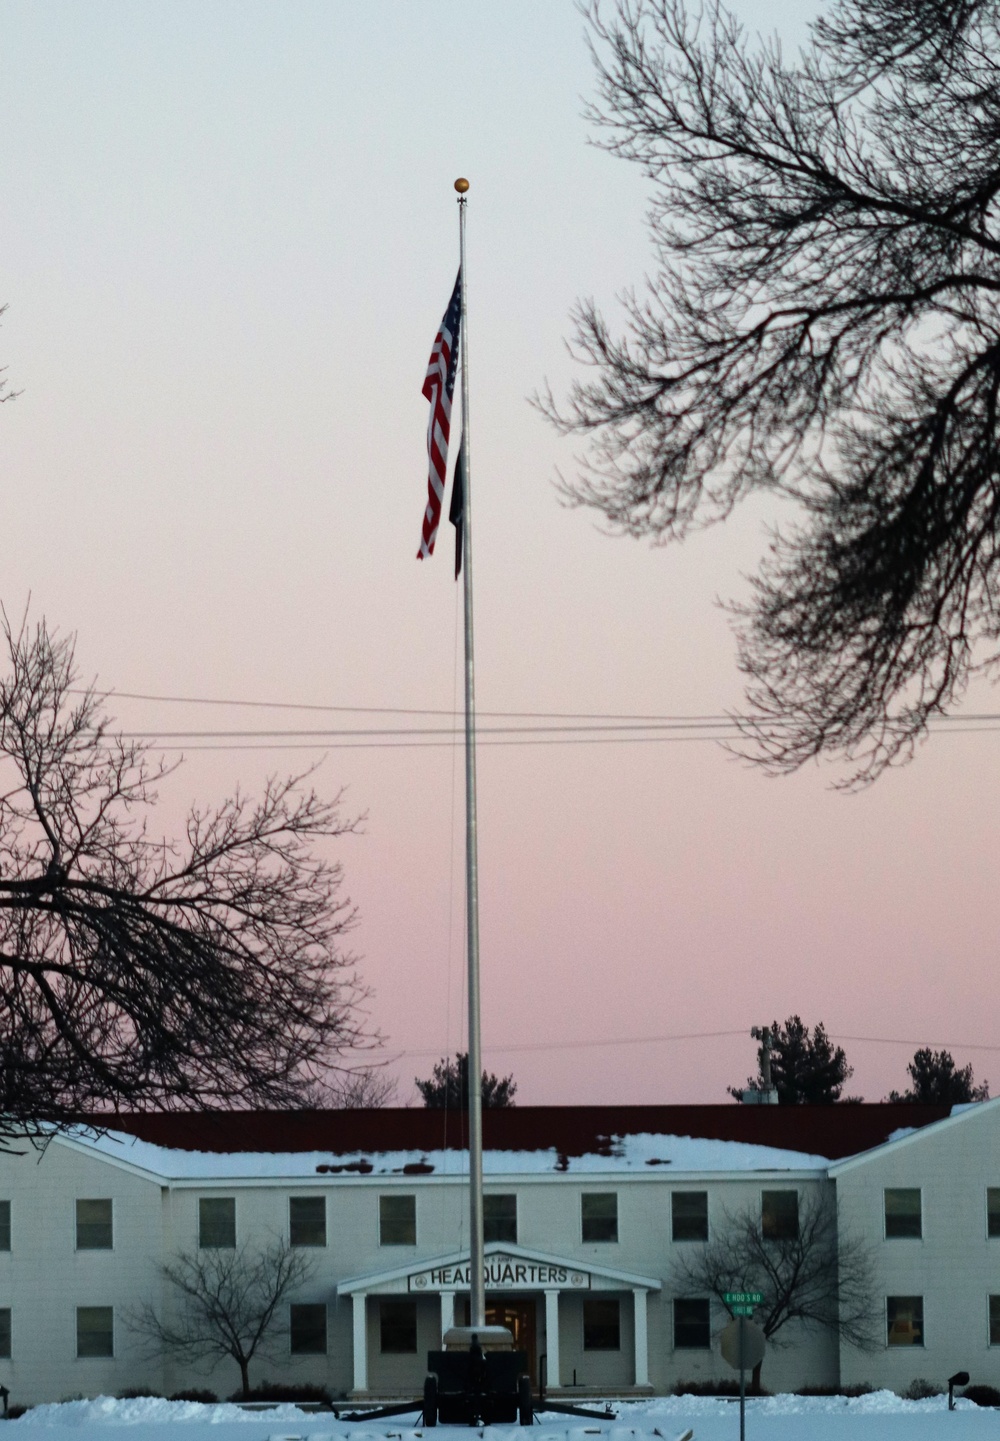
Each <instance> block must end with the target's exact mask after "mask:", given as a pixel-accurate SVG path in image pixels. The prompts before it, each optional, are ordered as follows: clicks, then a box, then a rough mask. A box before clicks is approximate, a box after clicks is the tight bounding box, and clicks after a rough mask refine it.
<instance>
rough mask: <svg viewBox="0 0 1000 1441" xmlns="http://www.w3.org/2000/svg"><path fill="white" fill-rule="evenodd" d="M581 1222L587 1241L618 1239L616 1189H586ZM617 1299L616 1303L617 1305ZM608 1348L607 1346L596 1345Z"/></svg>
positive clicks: (582, 1203) (598, 1348) (581, 1206)
mask: <svg viewBox="0 0 1000 1441" xmlns="http://www.w3.org/2000/svg"><path fill="white" fill-rule="evenodd" d="M580 1224H581V1230H582V1233H583V1239H584V1240H585V1241H617V1240H618V1196H617V1194H616V1193H615V1192H614V1191H589V1192H587V1191H585V1192H584V1194H583V1195H582V1196H581V1197H580ZM617 1304H618V1303H617V1301H616V1302H615V1305H617ZM595 1349H596V1350H607V1349H609V1348H607V1347H595Z"/></svg>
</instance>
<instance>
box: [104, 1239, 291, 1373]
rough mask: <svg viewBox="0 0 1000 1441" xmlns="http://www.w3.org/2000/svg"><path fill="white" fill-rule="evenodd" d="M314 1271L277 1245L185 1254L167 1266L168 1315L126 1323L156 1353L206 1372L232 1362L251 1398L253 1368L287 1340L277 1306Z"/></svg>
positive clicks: (143, 1312) (143, 1310)
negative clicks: (170, 1354) (256, 1360)
mask: <svg viewBox="0 0 1000 1441" xmlns="http://www.w3.org/2000/svg"><path fill="white" fill-rule="evenodd" d="M312 1270H313V1265H312V1262H311V1261H310V1259H309V1258H308V1257H307V1256H305V1255H304V1254H303V1252H302V1251H300V1250H294V1249H293V1248H292V1247H291V1246H290V1245H289V1244H288V1243H287V1242H286V1241H284V1240H280V1239H279V1240H276V1241H274V1242H273V1243H272V1244H271V1245H270V1246H268V1247H266V1248H265V1249H264V1250H262V1251H254V1250H251V1249H250V1248H249V1247H247V1246H240V1247H238V1248H231V1249H228V1250H226V1249H219V1250H201V1251H192V1252H181V1253H180V1254H179V1255H178V1256H177V1257H176V1258H175V1259H174V1260H173V1261H170V1262H168V1263H167V1264H166V1265H164V1266H163V1268H162V1274H163V1278H164V1280H165V1281H166V1282H167V1283H168V1286H169V1288H170V1299H169V1300H168V1302H167V1304H166V1307H165V1309H164V1311H163V1312H161V1313H158V1312H157V1310H156V1308H155V1307H154V1306H152V1305H149V1304H146V1305H143V1306H141V1307H139V1308H137V1309H136V1310H134V1311H131V1312H129V1313H127V1315H126V1321H127V1324H128V1325H129V1327H130V1328H131V1329H132V1330H133V1331H134V1332H135V1333H136V1334H137V1335H139V1336H141V1337H145V1339H146V1342H147V1345H148V1347H149V1349H150V1350H151V1351H152V1352H157V1353H158V1352H160V1351H162V1350H167V1351H171V1352H173V1353H174V1355H176V1356H179V1357H182V1358H184V1359H185V1360H188V1361H190V1362H192V1363H193V1364H194V1365H195V1366H196V1367H197V1366H202V1367H204V1368H205V1369H206V1370H208V1369H210V1368H211V1367H212V1366H214V1365H216V1363H217V1362H218V1361H220V1360H224V1359H226V1358H227V1357H228V1358H231V1359H232V1360H233V1361H235V1362H236V1364H237V1366H239V1368H240V1386H241V1388H242V1392H243V1395H244V1397H246V1396H247V1395H249V1393H250V1362H251V1361H252V1360H253V1359H254V1357H255V1356H256V1355H258V1354H259V1353H264V1352H267V1351H268V1350H270V1349H271V1348H272V1347H273V1345H274V1343H275V1342H276V1341H278V1340H279V1339H281V1338H283V1337H284V1336H287V1334H288V1328H287V1326H285V1324H284V1318H283V1316H282V1314H281V1311H279V1308H280V1307H281V1306H282V1302H283V1301H285V1300H286V1298H287V1297H288V1296H289V1295H290V1294H291V1293H292V1292H294V1291H295V1289H296V1288H297V1287H298V1286H301V1285H302V1283H303V1282H304V1281H307V1280H308V1279H309V1276H310V1275H311V1273H312Z"/></svg>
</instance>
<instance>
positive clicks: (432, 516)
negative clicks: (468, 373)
mask: <svg viewBox="0 0 1000 1441" xmlns="http://www.w3.org/2000/svg"><path fill="white" fill-rule="evenodd" d="M461 315H462V272H461V269H460V270H459V272H458V278H457V279H456V281H455V289H454V290H453V291H452V295H451V300H450V301H449V302H448V309H447V310H446V311H445V313H444V319H443V320H442V321H441V327H440V329H439V330H438V333H437V335H436V336H435V338H434V348H433V350H432V351H431V358H430V360H429V361H428V363H427V374H426V376H425V377H424V391H423V393H424V395H425V397H426V398H427V400H429V401H430V406H431V411H430V415H429V416H428V417H427V509H426V510H425V511H424V525H423V530H422V531H421V535H420V549H419V550H418V551H417V559H418V560H423V558H424V556H425V555H433V554H434V542H435V540H436V539H437V532H438V522H439V521H440V519H441V506H442V503H443V501H444V485H445V474H446V472H447V469H448V436H449V434H450V432H451V398H452V396H453V395H454V393H455V372H456V370H457V369H458V333H459V322H460V319H461Z"/></svg>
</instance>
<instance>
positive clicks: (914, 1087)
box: [888, 1046, 990, 1106]
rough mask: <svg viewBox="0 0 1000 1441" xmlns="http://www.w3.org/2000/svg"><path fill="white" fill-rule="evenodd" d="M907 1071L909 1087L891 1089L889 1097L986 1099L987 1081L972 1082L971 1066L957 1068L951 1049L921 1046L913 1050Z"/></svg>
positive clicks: (933, 1102) (931, 1101)
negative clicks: (905, 1088)
mask: <svg viewBox="0 0 1000 1441" xmlns="http://www.w3.org/2000/svg"><path fill="white" fill-rule="evenodd" d="M906 1069H907V1070H908V1071H909V1073H910V1083H911V1084H910V1089H909V1090H908V1091H903V1092H902V1094H901V1093H900V1092H899V1091H890V1092H889V1097H888V1099H889V1100H890V1101H920V1102H922V1103H923V1104H924V1105H930V1106H955V1105H961V1103H962V1102H963V1101H988V1100H989V1098H990V1085H989V1082H988V1081H984V1082H983V1083H982V1085H981V1086H977V1085H976V1084H975V1082H974V1077H973V1074H972V1066H971V1065H968V1066H963V1067H962V1069H961V1070H958V1069H957V1068H956V1066H955V1060H954V1057H953V1056H952V1054H951V1052H950V1051H932V1050H931V1049H930V1047H929V1046H925V1047H923V1048H922V1049H921V1050H919V1051H917V1052H916V1053H915V1054H914V1057H913V1060H912V1061H911V1062H910V1064H909V1065H908V1066H907V1068H906Z"/></svg>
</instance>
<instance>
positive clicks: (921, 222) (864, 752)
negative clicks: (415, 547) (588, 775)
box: [541, 0, 1000, 784]
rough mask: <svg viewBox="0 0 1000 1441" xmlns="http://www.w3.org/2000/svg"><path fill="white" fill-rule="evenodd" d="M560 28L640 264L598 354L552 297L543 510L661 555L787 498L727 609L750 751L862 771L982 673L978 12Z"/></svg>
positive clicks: (993, 272)
mask: <svg viewBox="0 0 1000 1441" xmlns="http://www.w3.org/2000/svg"><path fill="white" fill-rule="evenodd" d="M585 13H586V14H587V16H588V19H589V24H590V33H591V36H592V46H593V52H594V60H595V65H596V70H597V89H598V98H597V100H596V102H595V103H594V105H593V106H592V107H591V108H590V111H589V118H590V120H591V122H592V124H593V126H594V128H595V132H596V143H597V144H598V145H600V146H601V147H603V148H605V149H607V150H609V151H610V152H611V153H612V154H615V155H618V156H621V157H622V158H624V159H626V160H629V161H631V162H632V163H634V164H636V165H638V166H639V167H640V169H641V170H642V172H643V173H644V175H645V176H646V177H647V179H648V180H649V182H650V186H651V191H652V204H651V208H650V211H649V226H650V232H651V237H652V242H653V249H654V255H655V264H656V268H655V272H654V274H653V276H652V278H651V280H650V281H649V284H648V288H647V290H646V293H645V294H644V295H641V296H636V295H635V294H628V295H625V296H624V297H623V301H624V305H625V310H626V317H625V329H624V334H623V335H622V337H621V338H617V337H616V336H615V335H614V334H613V333H612V330H611V328H610V326H609V325H608V323H607V321H606V320H605V319H604V317H603V316H602V315H601V313H600V312H599V311H598V310H597V308H596V306H595V305H594V304H593V303H592V302H584V303H582V304H581V305H580V306H579V308H578V311H577V314H576V317H575V319H576V336H575V342H574V346H575V350H576V353H577V355H578V357H579V358H580V360H581V361H582V362H583V363H584V364H586V365H588V366H589V367H590V368H591V370H592V372H593V376H592V378H591V379H589V380H587V381H580V382H578V383H576V384H575V385H574V386H573V388H572V390H571V393H570V395H569V397H568V400H567V402H566V403H565V404H564V405H557V404H556V403H555V402H554V401H553V399H552V397H551V396H550V395H546V396H544V397H543V398H542V400H541V405H542V407H543V409H545V410H546V411H547V412H548V414H549V415H550V418H551V419H552V420H553V421H554V422H555V424H556V425H557V426H558V427H560V428H561V429H562V430H563V431H564V432H568V433H576V434H580V435H583V436H585V437H586V438H587V439H588V442H589V452H588V456H587V458H586V460H585V461H584V462H583V467H582V472H581V474H580V476H579V478H578V479H576V480H575V481H573V482H570V483H568V484H566V485H565V486H564V493H565V494H566V496H567V497H568V498H569V499H570V500H571V501H573V502H574V503H577V504H583V505H589V506H592V507H595V508H596V509H597V510H599V511H600V512H601V513H602V514H603V515H604V516H605V517H606V518H607V519H608V520H609V521H610V522H611V524H612V527H613V528H615V529H617V530H619V531H621V532H624V533H626V534H630V535H637V536H638V535H650V536H652V537H654V538H655V539H657V540H670V539H681V538H683V537H684V536H685V535H686V534H687V533H688V532H689V531H691V530H692V529H694V528H697V527H699V526H703V525H706V524H710V523H712V522H714V521H718V520H721V519H724V518H725V517H727V516H728V515H729V514H730V513H731V512H732V510H733V508H734V507H735V506H736V505H737V504H738V503H739V502H740V501H741V500H742V499H744V498H745V497H746V496H747V495H749V494H750V493H752V492H754V491H759V490H766V491H771V492H773V493H774V494H776V495H778V496H780V497H783V498H784V499H786V500H789V501H791V502H792V505H793V507H794V510H795V514H796V517H797V518H796V519H794V520H793V521H792V522H791V523H786V524H785V525H783V527H782V529H781V530H780V531H778V532H776V533H775V535H774V537H773V540H772V548H771V552H770V555H769V557H768V558H767V560H766V561H765V564H764V566H763V568H762V571H761V573H760V575H759V576H758V578H757V582H756V586H755V589H754V593H753V597H752V600H751V602H750V603H749V604H748V605H747V606H745V607H743V608H741V609H738V610H737V611H736V616H737V624H738V627H739V636H740V664H741V666H742V669H743V671H744V672H745V674H746V676H747V691H748V703H749V711H750V714H749V716H748V718H747V719H746V720H745V722H744V732H745V736H746V740H747V743H748V744H747V749H746V753H747V754H749V755H750V756H751V757H752V758H753V759H755V760H757V761H758V762H760V763H762V764H763V765H764V766H765V767H766V768H768V769H770V770H772V771H775V772H782V771H788V770H791V769H794V768H796V767H798V766H801V765H802V764H804V763H805V762H806V761H808V760H810V759H813V758H816V757H819V756H821V755H832V756H836V757H839V758H840V759H841V760H842V761H846V764H847V767H848V769H847V773H846V780H845V783H846V784H859V783H864V782H865V781H868V780H871V779H873V778H874V777H875V776H877V775H878V774H879V773H880V772H881V771H882V770H883V769H884V767H885V766H886V765H888V764H890V763H891V762H892V761H893V760H895V759H897V758H905V757H906V756H908V755H909V754H910V753H911V750H912V746H913V744H914V742H915V740H916V739H918V738H919V737H920V735H921V734H922V733H923V732H924V730H925V729H926V726H927V723H928V720H929V719H930V718H931V717H933V716H934V715H936V714H938V713H940V712H941V711H943V710H945V709H947V708H948V707H949V706H951V705H952V704H953V703H954V702H955V701H956V700H957V698H958V697H959V696H960V695H961V694H962V691H963V689H964V687H965V685H966V684H967V682H968V679H969V677H970V675H971V674H972V673H973V672H974V671H975V670H977V669H980V668H982V669H986V670H995V669H996V664H997V661H998V660H1000V648H998V640H1000V609H998V605H997V593H998V575H1000V501H998V496H1000V489H998V485H1000V482H998V476H1000V436H998V432H997V391H998V387H1000V306H998V294H1000V228H998V224H997V197H998V194H1000V0H948V3H938V0H839V3H835V4H833V5H832V7H831V9H830V12H829V14H828V15H827V16H825V17H823V18H821V19H820V20H819V21H818V22H817V23H816V24H815V25H814V26H813V28H812V35H811V39H810V42H809V44H808V45H807V46H806V48H805V49H804V50H803V52H802V53H801V54H800V55H798V56H797V57H796V58H795V59H793V60H789V59H787V58H786V57H785V55H784V54H783V52H782V50H781V48H780V46H779V44H778V43H777V41H776V40H775V41H771V42H756V43H754V42H751V41H749V40H748V38H747V36H746V35H745V34H744V32H743V30H742V29H741V27H740V25H739V24H738V23H737V21H736V20H735V19H734V18H733V17H732V16H731V15H730V14H729V13H728V12H727V11H726V10H725V9H724V8H723V7H722V5H721V4H719V3H717V0H709V3H708V4H706V5H705V6H704V7H703V8H701V9H699V10H698V11H696V12H689V11H688V10H687V9H686V8H685V6H684V4H683V0H618V3H617V4H614V5H610V4H602V3H601V0H595V3H593V4H592V5H590V6H588V7H586V10H585Z"/></svg>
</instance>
